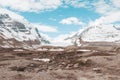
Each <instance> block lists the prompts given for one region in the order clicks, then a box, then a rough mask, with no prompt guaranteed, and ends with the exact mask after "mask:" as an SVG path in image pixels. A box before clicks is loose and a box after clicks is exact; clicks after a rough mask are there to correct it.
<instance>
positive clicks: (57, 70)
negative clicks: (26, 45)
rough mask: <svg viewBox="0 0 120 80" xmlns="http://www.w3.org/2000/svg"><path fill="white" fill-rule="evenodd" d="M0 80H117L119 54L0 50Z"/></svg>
mask: <svg viewBox="0 0 120 80" xmlns="http://www.w3.org/2000/svg"><path fill="white" fill-rule="evenodd" d="M87 49H88V48H87ZM0 80H120V54H119V52H117V51H107V50H106V51H105V50H95V49H90V50H85V49H84V50H83V49H80V50H78V51H77V52H74V51H27V50H20V49H19V50H17V49H14V50H13V49H0Z"/></svg>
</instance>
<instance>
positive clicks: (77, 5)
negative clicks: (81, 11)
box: [64, 0, 91, 8]
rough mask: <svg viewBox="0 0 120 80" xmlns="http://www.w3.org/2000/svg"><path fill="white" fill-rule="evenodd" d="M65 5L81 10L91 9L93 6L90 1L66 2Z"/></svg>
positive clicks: (65, 0) (66, 0) (69, 0)
mask: <svg viewBox="0 0 120 80" xmlns="http://www.w3.org/2000/svg"><path fill="white" fill-rule="evenodd" d="M64 3H65V4H66V5H68V6H69V5H71V6H73V7H75V8H81V7H85V8H88V7H90V6H91V5H90V4H89V3H90V2H89V0H64Z"/></svg>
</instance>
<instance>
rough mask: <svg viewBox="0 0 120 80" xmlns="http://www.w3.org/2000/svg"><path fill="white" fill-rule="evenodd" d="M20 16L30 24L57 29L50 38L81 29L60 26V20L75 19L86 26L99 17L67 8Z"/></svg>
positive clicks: (83, 10)
mask: <svg viewBox="0 0 120 80" xmlns="http://www.w3.org/2000/svg"><path fill="white" fill-rule="evenodd" d="M20 14H21V15H22V16H24V17H25V18H26V19H27V20H28V21H29V22H31V23H40V24H44V25H50V26H52V27H57V29H58V32H56V33H49V34H48V35H49V36H51V37H56V36H58V35H60V34H68V33H70V32H75V31H76V32H77V31H78V30H79V29H81V28H82V27H83V26H82V25H74V24H71V25H66V24H61V23H60V21H61V20H62V19H65V18H69V17H76V18H78V19H80V20H81V21H83V22H84V23H86V24H87V23H88V22H89V20H95V19H96V18H98V17H99V16H100V15H99V14H98V13H96V12H94V11H92V10H89V9H87V8H74V7H68V8H63V7H60V8H58V9H56V10H53V11H44V12H41V13H34V12H21V13H20ZM45 33H48V32H45Z"/></svg>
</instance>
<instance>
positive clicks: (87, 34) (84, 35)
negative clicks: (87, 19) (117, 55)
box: [67, 24, 120, 44]
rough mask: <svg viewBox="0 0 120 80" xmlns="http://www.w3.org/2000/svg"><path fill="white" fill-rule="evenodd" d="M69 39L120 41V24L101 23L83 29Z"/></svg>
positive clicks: (80, 40) (79, 40)
mask: <svg viewBox="0 0 120 80" xmlns="http://www.w3.org/2000/svg"><path fill="white" fill-rule="evenodd" d="M67 39H76V42H77V43H78V44H79V43H80V42H82V41H83V42H120V26H113V25H111V24H110V25H99V26H92V27H87V28H84V29H81V30H80V31H79V32H77V33H75V34H72V35H70V36H69V37H68V38H67Z"/></svg>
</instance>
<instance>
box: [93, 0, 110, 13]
mask: <svg viewBox="0 0 120 80" xmlns="http://www.w3.org/2000/svg"><path fill="white" fill-rule="evenodd" d="M93 5H94V8H95V11H96V12H98V13H100V14H106V13H107V12H109V11H111V10H112V8H111V5H109V4H107V3H106V2H105V1H104V0H99V1H98V2H94V3H93Z"/></svg>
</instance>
